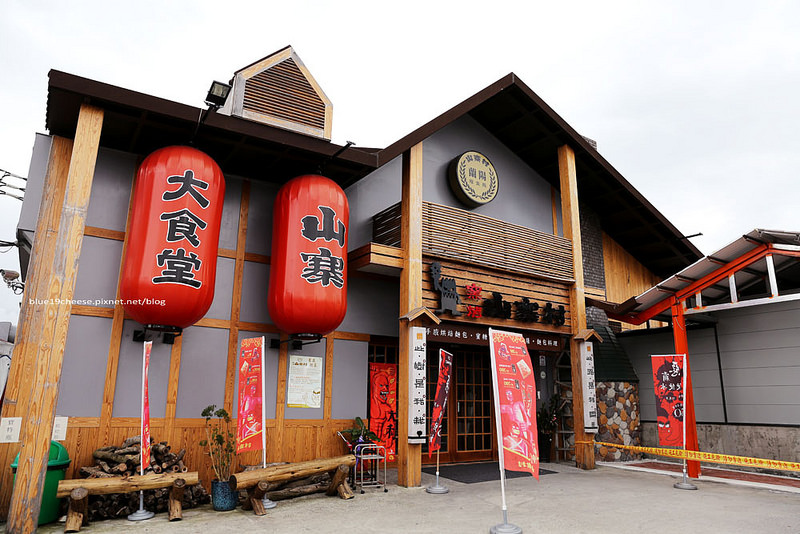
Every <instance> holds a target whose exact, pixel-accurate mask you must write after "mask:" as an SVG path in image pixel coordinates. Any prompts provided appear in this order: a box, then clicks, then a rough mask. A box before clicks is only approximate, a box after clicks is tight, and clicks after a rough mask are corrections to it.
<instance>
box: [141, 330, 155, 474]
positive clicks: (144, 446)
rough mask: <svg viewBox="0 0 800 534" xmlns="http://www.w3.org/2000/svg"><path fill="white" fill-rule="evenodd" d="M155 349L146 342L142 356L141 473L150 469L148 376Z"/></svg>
mask: <svg viewBox="0 0 800 534" xmlns="http://www.w3.org/2000/svg"><path fill="white" fill-rule="evenodd" d="M152 348H153V342H152V341H145V342H144V351H143V352H144V353H143V355H142V419H141V421H142V422H141V425H142V428H141V433H140V437H141V440H142V441H141V443H140V450H141V453H142V462H141V464H140V465H141V468H140V471H139V472H140V473H142V474H144V470H145V469H147V468H148V467H150V386H149V384H148V382H149V380H148V379H147V375H148V374H149V373H150V351H151V350H152Z"/></svg>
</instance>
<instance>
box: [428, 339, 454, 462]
mask: <svg viewBox="0 0 800 534" xmlns="http://www.w3.org/2000/svg"><path fill="white" fill-rule="evenodd" d="M452 369H453V355H452V354H450V353H449V352H447V351H446V350H444V349H439V379H438V380H437V381H436V396H435V397H434V399H433V413H432V414H431V434H430V437H429V438H428V439H429V444H428V458H430V457H431V454H432V453H433V451H438V450H439V449H441V448H442V420H443V419H444V414H445V413H446V412H445V410H446V409H447V397H448V396H449V394H450V376H452V372H451V371H452Z"/></svg>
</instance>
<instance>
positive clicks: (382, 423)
mask: <svg viewBox="0 0 800 534" xmlns="http://www.w3.org/2000/svg"><path fill="white" fill-rule="evenodd" d="M369 429H370V430H371V431H373V432H375V434H377V435H378V443H379V444H380V445H383V446H384V447H386V461H388V462H393V461H394V460H395V454H396V453H397V364H394V363H371V364H369Z"/></svg>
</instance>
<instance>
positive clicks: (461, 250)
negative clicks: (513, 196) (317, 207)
mask: <svg viewBox="0 0 800 534" xmlns="http://www.w3.org/2000/svg"><path fill="white" fill-rule="evenodd" d="M372 236H373V241H374V242H376V243H380V244H382V245H389V246H399V244H400V205H399V204H395V205H394V206H391V207H389V208H387V209H385V210H384V211H382V212H380V213H378V214H377V215H375V216H374V217H373V218H372ZM422 252H423V254H425V255H430V256H434V257H440V258H449V259H453V260H458V261H463V262H468V263H475V264H478V265H483V266H486V267H492V268H496V269H502V270H509V271H515V272H519V273H524V274H529V275H534V276H542V277H546V278H551V279H555V280H563V281H571V280H573V278H574V271H573V265H572V243H571V242H570V241H569V240H568V239H566V238H564V237H561V236H557V235H552V234H547V233H544V232H539V231H537V230H532V229H530V228H526V227H524V226H518V225H515V224H510V223H507V222H504V221H500V220H497V219H493V218H491V217H487V216H485V215H479V214H477V213H473V212H469V211H465V210H462V209H458V208H451V207H449V206H443V205H440V204H434V203H432V202H423V206H422Z"/></svg>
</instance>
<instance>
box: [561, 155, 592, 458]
mask: <svg viewBox="0 0 800 534" xmlns="http://www.w3.org/2000/svg"><path fill="white" fill-rule="evenodd" d="M558 174H559V177H560V180H561V221H562V226H563V228H564V237H566V238H567V239H569V240H570V241H572V263H573V265H574V266H575V285H574V286H572V289H571V290H570V292H569V309H570V323H571V327H572V337H571V338H570V341H569V353H570V367H571V374H572V417H573V426H574V431H575V465H577V466H578V467H580V468H581V469H594V445H593V444H592V443H591V442H592V441H593V438H592V436H591V435H589V434H586V432H584V431H583V424H584V421H583V382H582V375H581V362H580V350H579V347H578V341H576V340H575V335H576V334H577V333H578V332H580V331H581V330H584V329H585V328H586V300H585V296H584V282H583V251H582V249H581V221H580V210H579V209H578V179H577V174H576V172H575V153H574V152H573V151H572V149H571V148H570V147H569V146H567V145H563V146H561V147H559V148H558ZM587 442H588V443H587Z"/></svg>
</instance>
